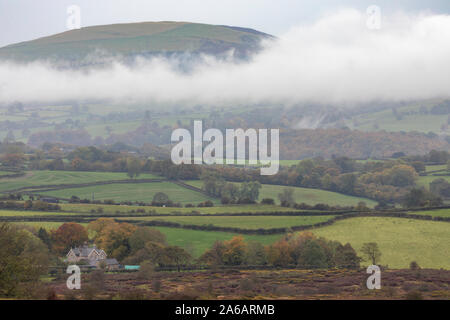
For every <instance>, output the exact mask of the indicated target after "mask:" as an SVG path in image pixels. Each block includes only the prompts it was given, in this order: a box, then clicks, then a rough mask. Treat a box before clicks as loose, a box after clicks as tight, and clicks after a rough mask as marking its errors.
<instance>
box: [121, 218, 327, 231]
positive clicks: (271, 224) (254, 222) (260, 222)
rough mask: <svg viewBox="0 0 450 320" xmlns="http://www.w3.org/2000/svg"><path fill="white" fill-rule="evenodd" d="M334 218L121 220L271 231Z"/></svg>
mask: <svg viewBox="0 0 450 320" xmlns="http://www.w3.org/2000/svg"><path fill="white" fill-rule="evenodd" d="M333 217H334V216H279V217H277V216H256V217H251V216H231V217H230V216H216V217H215V216H204V217H197V216H186V217H180V216H176V217H159V218H157V217H142V218H141V217H136V218H134V217H130V218H121V219H126V220H138V221H168V222H176V223H180V224H185V225H214V226H218V227H229V228H241V229H271V228H286V227H293V226H305V225H311V224H315V223H319V222H324V221H327V220H329V219H331V218H333Z"/></svg>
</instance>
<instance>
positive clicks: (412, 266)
mask: <svg viewBox="0 0 450 320" xmlns="http://www.w3.org/2000/svg"><path fill="white" fill-rule="evenodd" d="M409 269H411V270H419V269H420V266H419V264H418V263H417V262H416V261H411V263H410V264H409Z"/></svg>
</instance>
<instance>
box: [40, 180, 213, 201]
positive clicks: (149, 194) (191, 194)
mask: <svg viewBox="0 0 450 320" xmlns="http://www.w3.org/2000/svg"><path fill="white" fill-rule="evenodd" d="M158 192H164V193H165V194H167V195H168V196H169V198H170V199H171V200H172V201H174V202H180V203H182V204H185V203H199V202H203V201H206V200H211V201H213V202H216V203H218V202H219V201H218V200H217V199H211V198H210V197H207V196H205V195H204V194H202V193H200V192H196V191H192V190H189V189H186V188H183V187H180V186H178V185H176V184H174V183H171V182H153V183H136V184H107V185H102V186H89V187H82V188H68V189H61V190H55V191H47V192H40V194H43V195H48V196H53V197H61V198H70V197H71V196H77V197H79V198H80V199H91V198H92V194H94V198H95V199H96V200H107V199H113V200H115V201H144V202H147V203H150V202H152V200H153V196H154V195H155V194H156V193H158Z"/></svg>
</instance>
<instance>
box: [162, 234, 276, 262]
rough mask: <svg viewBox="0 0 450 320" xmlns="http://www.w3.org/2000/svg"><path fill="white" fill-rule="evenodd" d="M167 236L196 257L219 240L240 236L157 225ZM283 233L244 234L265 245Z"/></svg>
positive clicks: (247, 238) (248, 239) (173, 243)
mask: <svg viewBox="0 0 450 320" xmlns="http://www.w3.org/2000/svg"><path fill="white" fill-rule="evenodd" d="M155 229H158V230H159V231H161V232H162V233H164V234H165V235H166V237H167V241H168V243H169V244H170V245H176V246H180V247H184V248H186V249H187V250H188V251H190V252H191V253H192V254H193V256H194V257H199V256H200V255H201V254H202V253H204V252H205V251H206V250H207V249H209V248H211V246H212V245H213V243H214V242H215V241H217V240H221V241H223V240H229V239H231V238H232V237H233V236H240V235H239V234H235V233H228V232H215V231H196V230H188V229H180V228H167V227H155ZM281 236H282V235H279V234H276V235H264V236H259V235H243V237H244V239H245V240H246V241H258V242H261V243H262V244H264V245H268V244H271V243H273V242H275V241H277V240H279V239H280V238H281Z"/></svg>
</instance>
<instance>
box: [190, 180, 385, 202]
mask: <svg viewBox="0 0 450 320" xmlns="http://www.w3.org/2000/svg"><path fill="white" fill-rule="evenodd" d="M184 182H185V183H187V184H189V185H191V186H194V187H197V188H202V186H203V182H202V181H201V180H189V181H184ZM286 188H288V189H293V190H294V199H295V201H296V202H297V203H301V202H304V203H307V204H309V205H315V204H317V203H326V204H329V205H339V206H351V205H357V204H358V202H360V201H364V202H365V203H366V205H367V206H369V207H373V206H375V205H376V204H377V203H376V202H375V201H373V200H370V199H366V198H360V197H354V196H348V195H345V194H341V193H337V192H332V191H325V190H319V189H311V188H300V187H288V186H278V185H271V184H263V185H262V186H261V189H260V190H259V198H258V200H259V201H261V200H262V199H264V198H272V199H274V200H275V203H277V204H280V201H279V200H278V194H279V193H281V192H283V190H284V189H286Z"/></svg>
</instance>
